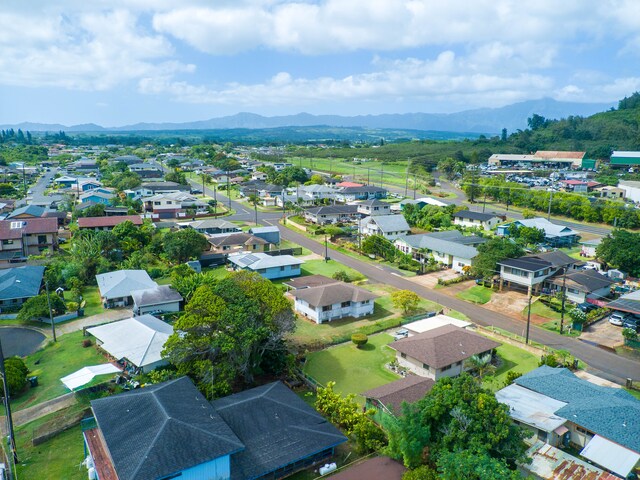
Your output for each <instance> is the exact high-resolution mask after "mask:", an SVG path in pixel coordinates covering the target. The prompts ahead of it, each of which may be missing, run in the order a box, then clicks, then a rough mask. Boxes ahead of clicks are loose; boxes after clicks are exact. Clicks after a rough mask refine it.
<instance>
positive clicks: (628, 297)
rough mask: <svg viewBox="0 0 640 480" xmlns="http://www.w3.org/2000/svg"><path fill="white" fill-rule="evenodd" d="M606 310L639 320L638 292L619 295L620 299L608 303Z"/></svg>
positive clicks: (639, 296)
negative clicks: (632, 316) (628, 315)
mask: <svg viewBox="0 0 640 480" xmlns="http://www.w3.org/2000/svg"><path fill="white" fill-rule="evenodd" d="M607 308H610V309H611V310H616V311H618V312H623V313H628V314H631V315H635V316H636V317H638V318H640V290H636V291H635V292H630V293H626V294H624V295H621V296H620V298H618V299H616V300H614V301H613V302H609V303H608V304H607Z"/></svg>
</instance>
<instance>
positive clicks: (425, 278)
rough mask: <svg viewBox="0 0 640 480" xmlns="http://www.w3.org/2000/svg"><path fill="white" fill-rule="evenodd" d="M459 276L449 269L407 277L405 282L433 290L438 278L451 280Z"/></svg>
mask: <svg viewBox="0 0 640 480" xmlns="http://www.w3.org/2000/svg"><path fill="white" fill-rule="evenodd" d="M459 276H460V274H459V273H458V272H454V271H453V270H451V269H449V270H440V271H438V272H431V273H426V274H424V275H416V276H415V277H407V280H409V281H411V282H413V283H417V284H418V285H422V286H423V287H428V288H433V287H435V286H436V285H438V279H439V278H441V279H442V280H451V279H453V278H457V277H459Z"/></svg>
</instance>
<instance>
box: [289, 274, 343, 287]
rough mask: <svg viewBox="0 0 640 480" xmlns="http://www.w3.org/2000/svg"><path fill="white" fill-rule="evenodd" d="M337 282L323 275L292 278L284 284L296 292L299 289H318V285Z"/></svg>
mask: <svg viewBox="0 0 640 480" xmlns="http://www.w3.org/2000/svg"><path fill="white" fill-rule="evenodd" d="M336 282H337V280H334V279H333V278H329V277H325V276H324V275H306V276H304V277H297V278H292V279H291V280H287V281H286V282H284V284H285V285H286V286H288V287H291V288H293V289H294V290H298V289H301V288H311V287H318V286H320V285H329V284H332V283H336Z"/></svg>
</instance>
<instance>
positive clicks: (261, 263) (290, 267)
mask: <svg viewBox="0 0 640 480" xmlns="http://www.w3.org/2000/svg"><path fill="white" fill-rule="evenodd" d="M228 261H229V263H230V265H231V268H232V269H233V270H248V271H251V272H258V273H259V274H260V275H261V276H262V277H264V278H267V279H269V280H273V279H276V278H290V277H296V276H298V275H300V265H302V264H303V263H304V261H302V260H298V259H297V258H294V257H292V256H291V255H278V256H274V257H272V256H269V255H267V254H266V253H236V254H233V255H229V257H228Z"/></svg>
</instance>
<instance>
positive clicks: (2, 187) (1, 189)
mask: <svg viewBox="0 0 640 480" xmlns="http://www.w3.org/2000/svg"><path fill="white" fill-rule="evenodd" d="M16 193H17V192H16V189H15V187H14V186H13V185H11V184H10V183H0V196H3V197H10V196H11V195H15V194H16Z"/></svg>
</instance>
